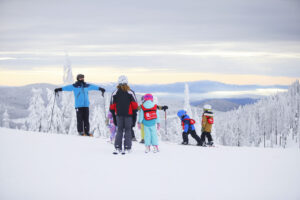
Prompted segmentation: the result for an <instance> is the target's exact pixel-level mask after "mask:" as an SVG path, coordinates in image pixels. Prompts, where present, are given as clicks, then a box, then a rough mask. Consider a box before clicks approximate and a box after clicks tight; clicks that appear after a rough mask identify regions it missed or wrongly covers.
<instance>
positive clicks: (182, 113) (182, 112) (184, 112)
mask: <svg viewBox="0 0 300 200" xmlns="http://www.w3.org/2000/svg"><path fill="white" fill-rule="evenodd" d="M185 114H186V111H185V110H179V111H178V113H177V116H178V117H182V116H183V115H185Z"/></svg>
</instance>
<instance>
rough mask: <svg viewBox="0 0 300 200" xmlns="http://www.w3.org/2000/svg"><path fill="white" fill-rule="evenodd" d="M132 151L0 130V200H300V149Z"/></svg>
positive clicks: (166, 147) (99, 142)
mask: <svg viewBox="0 0 300 200" xmlns="http://www.w3.org/2000/svg"><path fill="white" fill-rule="evenodd" d="M133 145H134V146H133V148H134V149H133V152H132V153H131V154H128V155H117V156H116V155H112V150H113V146H112V145H111V144H109V143H107V142H106V139H100V138H89V137H79V136H69V135H59V134H44V133H34V132H25V131H18V130H13V129H5V128H0V199H1V200H15V199H18V200H19V199H20V200H48V199H49V200H50V199H51V200H61V199H64V200H68V199H71V200H77V199H78V200H86V199H89V200H94V199H95V200H102V199H103V200H110V199H122V200H127V199H128V200H135V199H137V200H148V199H149V200H150V199H151V200H165V199H172V200H175V199H180V200H182V199H187V200H193V199H195V200H201V199H205V200H214V199H230V200H232V199H233V200H234V199H238V200H247V199H251V200H254V199H255V200H258V199H262V200H269V199H270V200H277V199H278V200H299V199H300V150H299V149H263V148H236V147H221V146H219V147H217V148H200V147H196V146H181V145H177V144H168V143H161V145H160V149H161V152H159V153H157V154H154V153H149V154H145V153H144V146H143V145H141V144H139V143H134V144H133Z"/></svg>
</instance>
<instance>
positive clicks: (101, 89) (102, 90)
mask: <svg viewBox="0 0 300 200" xmlns="http://www.w3.org/2000/svg"><path fill="white" fill-rule="evenodd" d="M99 90H100V91H101V92H102V96H103V97H104V92H105V89H104V88H101V87H99Z"/></svg>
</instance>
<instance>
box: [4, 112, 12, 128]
mask: <svg viewBox="0 0 300 200" xmlns="http://www.w3.org/2000/svg"><path fill="white" fill-rule="evenodd" d="M9 122H10V119H9V114H8V112H7V109H5V111H4V113H3V116H2V127H4V128H10V126H9Z"/></svg>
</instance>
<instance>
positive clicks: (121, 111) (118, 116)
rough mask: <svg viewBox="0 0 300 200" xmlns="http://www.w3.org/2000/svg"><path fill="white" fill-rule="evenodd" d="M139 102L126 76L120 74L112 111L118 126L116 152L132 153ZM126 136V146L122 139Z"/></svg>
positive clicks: (112, 97) (113, 97) (111, 104)
mask: <svg viewBox="0 0 300 200" xmlns="http://www.w3.org/2000/svg"><path fill="white" fill-rule="evenodd" d="M137 108H138V103H137V100H136V96H135V93H134V91H132V90H131V89H130V87H129V85H128V79H127V77H126V76H120V77H119V79H118V86H117V89H116V90H115V91H114V92H113V93H112V95H111V101H110V112H111V113H112V115H113V118H114V124H115V125H116V126H117V127H118V128H117V135H116V138H115V151H114V152H113V153H114V154H119V153H121V152H122V154H125V153H130V151H131V146H132V132H131V128H132V126H133V120H134V119H133V118H134V116H136V112H137ZM124 132H125V134H124ZM123 137H124V147H123V145H122V140H123Z"/></svg>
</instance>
